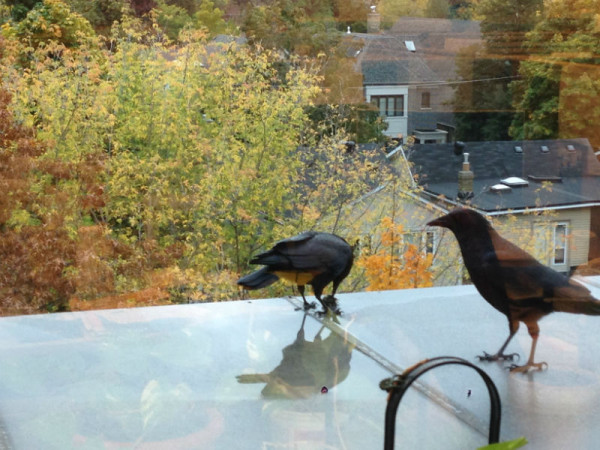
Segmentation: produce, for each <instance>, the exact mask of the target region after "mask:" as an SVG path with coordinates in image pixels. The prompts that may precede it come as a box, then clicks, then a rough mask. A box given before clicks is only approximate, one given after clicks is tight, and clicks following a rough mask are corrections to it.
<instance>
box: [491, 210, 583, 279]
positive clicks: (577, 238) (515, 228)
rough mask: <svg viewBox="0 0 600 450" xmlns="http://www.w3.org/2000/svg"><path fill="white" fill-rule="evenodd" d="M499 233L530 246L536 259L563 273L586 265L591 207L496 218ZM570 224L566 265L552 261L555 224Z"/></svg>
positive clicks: (520, 244) (520, 243)
mask: <svg viewBox="0 0 600 450" xmlns="http://www.w3.org/2000/svg"><path fill="white" fill-rule="evenodd" d="M496 220H498V222H500V223H501V224H499V225H498V227H499V228H502V229H501V230H499V231H500V233H501V234H502V235H503V236H504V237H505V238H507V239H508V240H510V241H512V242H514V243H515V244H517V245H519V246H522V247H527V246H529V247H530V248H527V250H528V251H530V252H532V253H533V254H534V255H535V256H536V258H538V259H540V261H541V262H543V263H544V264H546V265H547V266H549V267H552V268H553V269H555V270H558V271H560V272H569V271H570V270H571V269H572V268H575V267H577V266H580V265H582V264H586V263H587V262H588V257H589V246H590V225H591V213H590V208H574V209H562V210H555V211H552V212H550V213H548V214H545V215H541V216H539V215H525V214H519V215H517V216H516V217H515V218H514V219H512V220H511V219H506V218H497V219H496ZM556 223H566V224H568V250H567V256H566V262H565V264H553V248H554V233H553V230H554V227H553V225H554V224H556Z"/></svg>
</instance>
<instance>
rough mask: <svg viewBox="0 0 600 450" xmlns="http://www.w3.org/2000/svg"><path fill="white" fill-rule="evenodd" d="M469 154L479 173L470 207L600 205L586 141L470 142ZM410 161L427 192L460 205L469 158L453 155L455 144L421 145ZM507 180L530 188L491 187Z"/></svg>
mask: <svg viewBox="0 0 600 450" xmlns="http://www.w3.org/2000/svg"><path fill="white" fill-rule="evenodd" d="M542 146H545V148H546V149H547V151H542ZM569 146H571V147H569ZM515 147H520V149H521V152H517V151H515ZM464 152H465V153H469V162H470V164H471V170H472V171H473V173H474V182H473V192H474V197H473V198H472V199H470V203H471V205H472V206H474V207H476V208H478V209H481V210H483V211H488V212H491V211H503V210H509V209H511V210H512V209H525V208H540V207H541V208H545V209H554V208H558V207H577V206H581V205H583V204H597V205H599V206H600V162H598V160H597V159H596V158H595V156H594V153H593V150H592V147H591V146H590V144H589V142H588V140H587V139H560V140H539V141H501V142H467V143H465V148H464ZM407 159H408V161H410V162H411V163H412V165H413V173H414V174H415V175H416V180H417V183H418V184H419V185H420V186H422V187H423V188H424V189H425V193H426V194H428V195H430V196H435V197H438V198H439V197H440V196H442V197H444V198H445V199H446V200H447V201H448V202H450V203H456V198H457V194H458V172H459V171H460V170H461V169H462V162H463V159H464V157H463V155H462V154H461V155H456V154H455V153H454V144H416V145H414V146H413V147H412V148H411V149H410V150H409V151H408V152H407ZM508 177H519V178H521V179H523V180H526V181H527V182H528V185H527V186H523V187H512V188H511V189H509V190H506V191H503V192H495V191H492V190H491V189H490V188H491V187H492V186H494V185H496V184H499V183H500V182H501V180H503V179H505V178H508ZM545 182H550V183H551V185H545V184H544V183H545Z"/></svg>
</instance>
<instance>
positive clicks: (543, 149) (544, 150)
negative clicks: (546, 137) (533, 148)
mask: <svg viewBox="0 0 600 450" xmlns="http://www.w3.org/2000/svg"><path fill="white" fill-rule="evenodd" d="M540 150H541V151H542V153H548V152H549V151H550V149H549V148H548V146H547V145H542V146H541V147H540Z"/></svg>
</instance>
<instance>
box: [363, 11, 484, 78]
mask: <svg viewBox="0 0 600 450" xmlns="http://www.w3.org/2000/svg"><path fill="white" fill-rule="evenodd" d="M354 36H355V37H356V38H358V37H360V38H361V39H362V40H363V41H364V43H365V44H364V48H363V50H362V51H361V52H360V53H359V54H358V61H357V62H358V64H357V65H358V66H359V69H360V71H361V72H362V74H363V76H364V84H365V85H383V84H385V85H398V84H402V85H404V84H418V83H420V84H422V83H431V82H444V81H450V80H455V79H456V57H457V54H458V53H459V51H460V50H461V49H463V48H465V47H467V46H470V45H473V44H477V43H480V42H481V32H480V30H479V22H476V21H466V20H451V19H426V18H417V17H405V18H401V19H400V20H398V22H396V24H395V25H394V26H393V27H392V29H390V30H388V31H387V32H385V33H382V34H360V35H358V34H354ZM407 41H411V42H413V43H414V46H415V51H410V50H409V49H408V48H407V45H406V42H407Z"/></svg>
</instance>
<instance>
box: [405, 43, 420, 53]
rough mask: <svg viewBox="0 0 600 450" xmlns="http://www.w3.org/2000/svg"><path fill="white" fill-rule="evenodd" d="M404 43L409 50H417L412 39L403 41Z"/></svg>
mask: <svg viewBox="0 0 600 450" xmlns="http://www.w3.org/2000/svg"><path fill="white" fill-rule="evenodd" d="M404 45H406V48H407V49H408V51H409V52H416V51H417V48H416V47H415V43H414V41H404Z"/></svg>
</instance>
